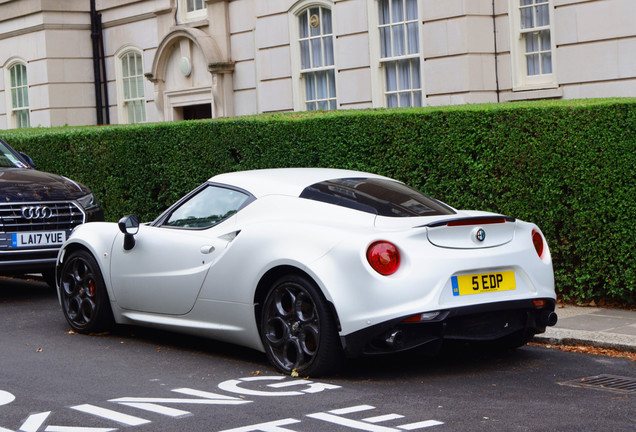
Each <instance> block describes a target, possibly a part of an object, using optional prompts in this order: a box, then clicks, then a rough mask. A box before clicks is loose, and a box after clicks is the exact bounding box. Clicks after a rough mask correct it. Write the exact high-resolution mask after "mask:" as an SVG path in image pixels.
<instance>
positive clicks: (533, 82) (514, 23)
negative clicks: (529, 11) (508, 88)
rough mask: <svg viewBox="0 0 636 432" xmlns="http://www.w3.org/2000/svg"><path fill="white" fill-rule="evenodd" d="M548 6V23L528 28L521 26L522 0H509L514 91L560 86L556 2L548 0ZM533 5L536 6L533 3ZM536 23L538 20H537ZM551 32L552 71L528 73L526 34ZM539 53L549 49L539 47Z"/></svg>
mask: <svg viewBox="0 0 636 432" xmlns="http://www.w3.org/2000/svg"><path fill="white" fill-rule="evenodd" d="M546 2H547V6H548V18H549V20H550V22H549V24H548V25H544V26H536V25H535V27H532V28H528V29H522V28H521V1H520V0H508V6H509V11H510V20H509V21H510V35H511V38H512V40H511V41H510V57H511V61H512V89H513V91H524V90H538V89H548V88H556V87H558V83H557V72H556V64H557V61H556V60H557V59H556V42H555V40H556V37H555V34H554V3H553V1H552V0H546ZM531 7H533V8H534V7H535V5H534V4H533V5H532V6H531ZM535 24H536V21H535ZM546 30H547V31H549V32H550V49H549V52H550V54H551V70H552V71H551V72H550V73H545V74H537V75H528V72H527V63H526V61H527V60H526V35H528V34H531V33H536V32H539V31H546ZM539 49H540V51H537V52H538V53H547V52H548V50H546V49H543V50H542V49H541V47H540V48H539Z"/></svg>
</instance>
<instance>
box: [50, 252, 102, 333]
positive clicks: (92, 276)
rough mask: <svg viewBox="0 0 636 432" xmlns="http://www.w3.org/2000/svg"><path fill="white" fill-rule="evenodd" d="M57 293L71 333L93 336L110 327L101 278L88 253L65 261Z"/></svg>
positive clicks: (72, 255)
mask: <svg viewBox="0 0 636 432" xmlns="http://www.w3.org/2000/svg"><path fill="white" fill-rule="evenodd" d="M59 290H60V298H61V300H62V309H63V311H64V316H65V317H66V320H67V321H68V323H69V324H70V325H71V327H72V328H73V330H75V331H77V332H79V333H94V332H101V331H105V330H108V329H109V328H110V327H111V326H112V325H113V323H114V319H113V312H112V309H111V307H110V302H109V299H108V293H107V292H106V286H105V285H104V278H103V277H102V273H101V271H100V269H99V266H98V265H97V262H96V261H95V259H94V258H93V256H92V255H91V254H90V253H88V252H86V251H83V250H80V251H77V252H74V253H73V254H71V255H70V256H69V257H67V258H66V260H65V262H64V265H63V266H62V270H61V272H60V287H59Z"/></svg>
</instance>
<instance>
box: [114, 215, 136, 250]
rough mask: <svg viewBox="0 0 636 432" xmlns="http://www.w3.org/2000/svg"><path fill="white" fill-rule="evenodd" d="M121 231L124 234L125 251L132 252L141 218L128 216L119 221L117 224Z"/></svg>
mask: <svg viewBox="0 0 636 432" xmlns="http://www.w3.org/2000/svg"><path fill="white" fill-rule="evenodd" d="M117 225H118V226H119V231H121V232H122V233H124V250H131V249H132V248H134V247H135V237H134V236H135V235H136V234H137V233H138V232H139V217H138V216H137V215H128V216H124V217H123V218H121V219H119V222H118V223H117Z"/></svg>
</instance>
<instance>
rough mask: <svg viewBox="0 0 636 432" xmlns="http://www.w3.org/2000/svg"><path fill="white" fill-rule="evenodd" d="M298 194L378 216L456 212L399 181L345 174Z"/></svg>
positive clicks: (429, 214) (410, 215) (411, 215)
mask: <svg viewBox="0 0 636 432" xmlns="http://www.w3.org/2000/svg"><path fill="white" fill-rule="evenodd" d="M300 197H301V198H307V199H311V200H315V201H321V202H326V203H329V204H335V205H339V206H342V207H348V208H352V209H356V210H360V211H363V212H367V213H373V214H377V215H378V216H388V217H414V216H437V215H450V214H455V212H454V211H453V209H451V208H450V207H448V206H446V205H444V204H443V203H441V202H439V201H437V200H436V199H433V198H431V197H429V196H427V195H425V194H423V193H421V192H419V191H417V190H415V189H412V188H410V187H408V186H406V185H404V184H402V183H398V182H396V181H391V180H385V179H375V178H373V179H369V178H347V179H335V180H327V181H324V182H320V183H316V184H313V185H311V186H309V187H307V188H305V190H304V191H303V192H302V194H300Z"/></svg>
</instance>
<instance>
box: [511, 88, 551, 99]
mask: <svg viewBox="0 0 636 432" xmlns="http://www.w3.org/2000/svg"><path fill="white" fill-rule="evenodd" d="M562 97H563V89H561V88H554V89H543V90H526V91H513V92H511V93H504V94H502V95H501V100H502V101H503V102H515V101H525V100H535V99H559V98H562Z"/></svg>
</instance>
